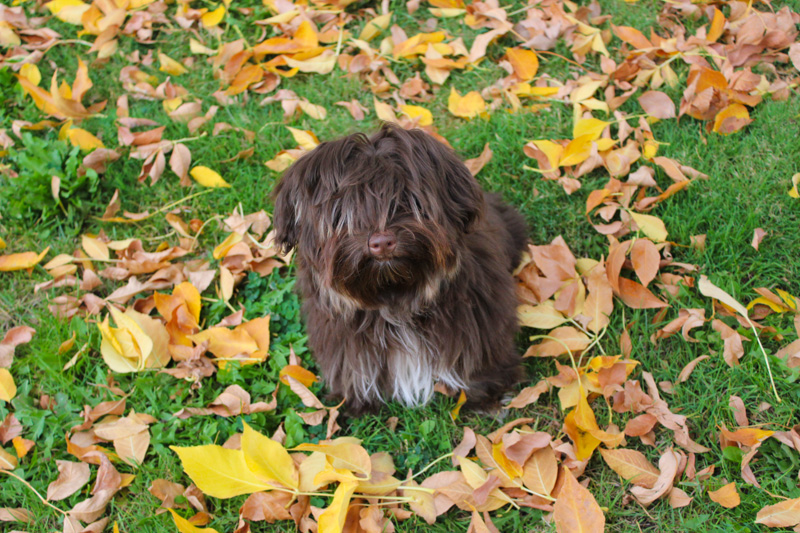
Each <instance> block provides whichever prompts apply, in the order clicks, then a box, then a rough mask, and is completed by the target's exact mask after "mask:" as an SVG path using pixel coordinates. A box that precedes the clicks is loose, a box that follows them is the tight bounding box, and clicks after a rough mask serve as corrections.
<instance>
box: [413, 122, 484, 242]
mask: <svg viewBox="0 0 800 533" xmlns="http://www.w3.org/2000/svg"><path fill="white" fill-rule="evenodd" d="M398 129H399V128H398ZM407 134H408V135H410V136H411V137H412V138H413V144H414V146H415V148H414V149H413V150H412V153H414V154H415V158H416V157H419V156H422V161H420V162H419V163H418V164H417V168H420V169H430V171H432V176H431V177H433V178H434V179H435V180H436V181H438V182H439V185H440V187H441V188H442V191H441V192H442V196H441V202H442V204H443V205H442V206H441V207H442V210H443V212H444V214H445V216H447V217H449V218H450V219H451V220H452V221H453V222H454V223H455V224H456V225H457V227H458V228H459V229H461V230H462V231H464V232H469V231H471V230H472V228H473V227H474V225H475V222H476V221H477V220H478V219H480V217H481V216H482V214H483V210H484V203H485V202H484V198H483V191H482V190H481V187H480V184H479V183H478V180H476V179H475V176H473V175H472V173H471V172H470V171H469V169H468V168H467V166H466V165H465V164H464V163H463V162H462V161H461V159H459V158H458V156H457V155H456V153H455V152H454V151H453V149H452V148H450V147H449V146H446V145H445V144H444V143H442V142H440V141H438V140H437V139H435V138H434V137H433V136H432V135H430V134H428V133H425V132H424V131H422V130H409V131H408V132H407ZM417 148H422V149H423V150H424V154H420V153H419V152H418V151H417ZM423 172H427V171H426V170H423Z"/></svg>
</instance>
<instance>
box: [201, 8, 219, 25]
mask: <svg viewBox="0 0 800 533" xmlns="http://www.w3.org/2000/svg"><path fill="white" fill-rule="evenodd" d="M223 18H225V6H219V7H218V8H217V9H215V10H214V11H209V12H207V13H203V15H202V16H201V17H200V22H202V23H203V26H205V27H206V28H213V27H214V26H216V25H218V24H219V23H220V22H222V19H223Z"/></svg>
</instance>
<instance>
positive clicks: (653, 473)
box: [600, 448, 659, 489]
mask: <svg viewBox="0 0 800 533" xmlns="http://www.w3.org/2000/svg"><path fill="white" fill-rule="evenodd" d="M600 455H602V456H603V459H605V461H606V463H607V464H608V466H610V467H611V469H612V470H614V472H616V473H617V474H619V475H620V476H621V477H622V478H623V479H624V480H626V481H630V482H631V483H633V484H634V485H636V486H638V487H645V488H648V489H649V488H652V487H653V485H655V483H656V481H657V480H658V475H659V471H658V468H656V467H655V466H653V465H652V464H651V463H650V461H648V460H647V458H646V457H645V456H644V454H642V453H641V452H639V451H636V450H626V449H624V448H620V449H617V450H606V449H603V448H601V449H600Z"/></svg>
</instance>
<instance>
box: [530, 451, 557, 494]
mask: <svg viewBox="0 0 800 533" xmlns="http://www.w3.org/2000/svg"><path fill="white" fill-rule="evenodd" d="M557 478H558V461H557V460H556V456H555V453H554V452H553V449H552V448H551V447H550V446H547V447H545V448H542V449H541V450H537V451H535V452H534V453H533V454H532V455H531V456H530V458H529V459H528V460H527V461H526V462H525V465H524V467H523V469H522V483H523V484H524V485H525V486H526V487H528V488H529V489H530V490H532V491H534V492H536V493H538V494H542V495H545V496H548V495H550V493H551V492H553V488H554V487H555V485H556V480H557Z"/></svg>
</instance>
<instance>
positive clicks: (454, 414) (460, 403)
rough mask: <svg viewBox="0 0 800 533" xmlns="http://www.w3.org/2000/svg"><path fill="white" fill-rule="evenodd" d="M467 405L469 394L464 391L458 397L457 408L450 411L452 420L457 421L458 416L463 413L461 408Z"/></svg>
mask: <svg viewBox="0 0 800 533" xmlns="http://www.w3.org/2000/svg"><path fill="white" fill-rule="evenodd" d="M465 403H467V394H466V393H465V392H464V391H463V390H462V391H461V394H459V395H458V401H457V402H456V406H455V407H453V409H452V410H451V411H450V418H451V419H453V420H455V419H456V418H458V414H459V413H460V412H461V407H462V406H463V405H464V404H465Z"/></svg>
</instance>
